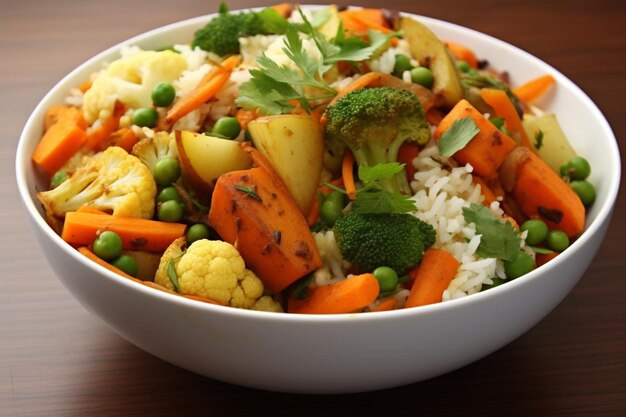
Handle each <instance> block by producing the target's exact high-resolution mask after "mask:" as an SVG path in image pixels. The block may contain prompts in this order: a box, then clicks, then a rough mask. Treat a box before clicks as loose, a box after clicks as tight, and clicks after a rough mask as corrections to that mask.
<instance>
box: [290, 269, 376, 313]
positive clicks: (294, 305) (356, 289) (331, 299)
mask: <svg viewBox="0 0 626 417" xmlns="http://www.w3.org/2000/svg"><path fill="white" fill-rule="evenodd" d="M307 292H308V297H307V298H306V299H304V300H299V299H297V298H295V297H290V298H289V300H288V302H287V311H288V312H289V313H297V314H341V313H353V312H356V311H359V310H361V309H363V308H365V307H367V306H368V305H370V304H371V303H373V302H374V301H375V300H376V297H378V293H379V292H380V288H379V286H378V281H377V280H376V278H375V277H374V275H372V274H362V275H357V276H354V277H350V278H347V279H345V280H343V281H339V282H337V283H335V284H330V285H325V286H323V287H316V288H313V289H309V290H307Z"/></svg>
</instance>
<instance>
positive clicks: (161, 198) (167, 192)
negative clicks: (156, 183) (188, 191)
mask: <svg viewBox="0 0 626 417" xmlns="http://www.w3.org/2000/svg"><path fill="white" fill-rule="evenodd" d="M170 200H174V201H178V202H179V203H180V195H178V191H176V187H173V186H169V187H165V188H164V189H162V190H161V192H160V193H159V195H158V196H157V202H159V203H164V202H166V201H170Z"/></svg>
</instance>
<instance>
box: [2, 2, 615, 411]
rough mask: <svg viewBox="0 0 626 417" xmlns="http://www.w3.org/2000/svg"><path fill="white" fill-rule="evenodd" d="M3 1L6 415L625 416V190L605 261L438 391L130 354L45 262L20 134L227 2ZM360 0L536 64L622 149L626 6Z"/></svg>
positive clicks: (432, 386) (425, 385)
mask: <svg viewBox="0 0 626 417" xmlns="http://www.w3.org/2000/svg"><path fill="white" fill-rule="evenodd" d="M0 4H1V6H2V8H1V12H0V97H1V100H2V104H3V106H2V107H3V109H2V110H1V111H0V143H1V146H0V169H1V170H2V171H1V175H0V207H2V215H1V216H0V221H1V222H2V228H1V229H0V230H2V235H1V236H2V238H1V239H0V282H1V285H0V416H173V415H179V416H182V415H215V416H221V415H233V416H238V415H275V416H282V415H289V416H291V415H315V416H319V415H356V414H357V413H358V414H366V415H376V416H399V415H417V414H422V413H425V414H426V415H461V414H463V415H483V416H484V415H497V416H505V415H519V416H555V415H562V416H608V415H626V256H625V255H626V254H625V251H624V246H625V245H624V239H625V236H626V221H625V219H624V217H625V215H626V207H625V203H626V202H625V197H624V193H623V192H622V193H621V195H620V197H619V198H618V202H617V206H616V208H615V215H614V218H613V222H612V225H611V227H610V230H609V232H608V234H607V236H606V240H605V242H604V244H603V246H602V247H601V249H600V251H599V253H598V255H597V257H596V259H595V260H594V262H593V263H592V265H591V266H590V268H589V270H588V271H587V272H586V273H585V275H584V277H583V278H582V280H581V281H580V283H579V284H578V285H577V286H576V287H575V289H574V290H573V291H572V293H571V294H570V295H569V296H568V297H567V299H566V300H565V301H564V302H563V303H561V304H560V305H559V307H558V308H557V309H555V311H553V312H552V313H551V314H550V315H549V316H548V317H547V318H546V319H545V320H543V321H542V322H541V323H539V324H538V325H537V326H536V327H534V328H533V329H532V330H530V331H529V332H528V333H526V334H525V335H523V336H522V337H520V338H519V339H518V340H516V341H514V342H513V343H511V344H510V345H508V346H506V347H504V348H503V349H501V350H499V351H498V352H496V353H494V354H492V355H490V356H489V357H487V358H484V359H482V360H480V361H478V362H476V363H474V364H472V365H469V366H467V367H465V368H463V369H460V370H458V371H456V372H453V373H450V374H448V375H444V376H441V377H439V378H436V379H433V380H430V381H426V382H422V383H417V384H413V385H410V386H406V387H402V388H397V389H392V390H387V391H381V392H375V393H367V394H355V395H344V396H301V395H285V394H278V393H268V392H262V391H254V390H250V389H244V388H239V387H236V386H231V385H227V384H223V383H221V382H217V381H213V380H210V379H206V378H203V377H200V376H197V375H194V374H192V373H189V372H186V371H183V370H181V369H178V368H176V367H174V366H171V365H169V364H167V363H165V362H163V361H161V360H159V359H156V358H154V357H152V356H150V355H148V354H146V353H144V352H143V351H141V350H139V349H137V348H135V347H134V346H132V345H130V344H129V343H127V342H126V341H125V340H123V339H121V338H120V337H118V336H117V335H115V334H114V333H112V332H111V331H110V330H109V329H108V328H106V327H105V326H104V325H103V323H102V322H100V321H99V320H98V319H96V318H94V317H92V316H91V315H89V313H87V311H85V310H84V309H83V307H81V306H80V305H79V304H78V303H77V302H76V301H75V300H74V299H73V298H72V297H71V296H70V295H69V293H68V292H67V291H65V289H64V288H62V286H61V285H60V283H59V282H58V281H57V279H56V278H55V277H54V275H53V273H52V272H51V271H50V269H49V268H48V265H47V263H46V261H45V260H44V258H43V256H42V253H41V250H40V249H39V247H38V246H37V243H36V242H35V240H34V239H33V237H32V235H31V233H30V230H29V228H28V225H27V223H26V216H25V215H24V213H23V210H22V205H21V202H20V201H19V197H18V194H17V190H16V186H15V179H14V157H15V148H16V144H17V140H18V137H19V133H20V131H21V128H22V126H23V125H24V123H25V122H26V118H27V117H28V115H29V114H30V112H31V111H32V109H33V108H34V107H35V105H36V104H37V103H38V101H39V100H40V99H41V98H42V97H43V95H44V94H45V93H46V92H47V90H48V89H50V88H51V87H52V86H53V85H54V84H55V83H56V82H57V81H58V80H60V79H61V78H62V77H63V76H64V75H65V74H66V73H68V72H69V71H70V70H72V69H73V68H74V67H76V66H77V65H79V64H80V63H82V62H83V61H84V60H86V59H88V58H90V57H91V56H93V55H95V54H96V53H98V52H100V51H101V50H103V49H105V48H108V47H109V46H112V45H114V44H116V43H118V42H120V41H122V40H124V39H126V38H128V37H130V36H133V35H136V34H139V33H141V32H143V31H145V30H148V29H152V28H155V27H158V26H161V25H164V24H167V23H172V22H174V21H177V20H181V19H185V18H189V17H193V16H197V15H202V14H206V13H210V12H214V11H216V10H217V7H218V3H217V2H215V1H200V0H181V1H173V0H169V1H164V0H153V1H150V2H147V1H128V0H127V1H121V0H107V1H70V0H62V1H29V0H22V1H6V0H2V1H1V3H0ZM229 4H230V6H231V8H232V9H236V8H240V7H246V6H258V5H269V4H271V2H258V3H252V2H251V1H249V0H240V1H230V2H229ZM353 4H355V5H363V6H367V5H370V6H380V5H381V4H384V5H385V6H386V7H389V8H394V7H395V8H399V9H403V10H406V11H410V12H414V13H418V14H422V15H425V16H429V17H434V18H438V19H442V20H447V21H450V22H453V23H457V24H460V25H463V26H467V27H470V28H472V29H476V30H478V31H481V32H485V33H487V34H489V35H492V36H495V37H497V38H500V39H502V40H504V41H507V42H509V43H512V44H514V45H516V46H518V47H520V48H522V49H524V50H526V51H528V52H530V53H532V54H534V55H536V56H538V57H539V58H541V59H543V60H545V61H546V62H548V63H549V64H551V65H552V66H554V67H556V68H557V69H558V70H560V71H561V72H563V73H564V74H565V75H566V76H568V77H569V78H571V79H572V80H573V81H574V82H575V83H576V84H578V85H579V86H580V87H581V88H582V89H583V90H584V91H585V92H586V93H587V94H588V95H589V96H590V97H591V98H592V99H593V100H594V101H595V102H596V103H597V105H598V106H599V108H600V109H601V110H602V112H603V113H604V114H605V116H606V118H607V119H608V121H609V123H610V124H611V126H612V128H613V129H614V132H615V134H616V136H617V138H618V141H620V145H621V148H622V153H623V148H624V144H623V140H624V129H625V127H626V121H625V114H624V94H625V93H626V91H625V90H626V89H625V85H626V82H625V76H624V74H625V71H626V59H625V58H626V52H625V51H626V49H625V43H626V41H625V39H626V31H625V26H626V19H625V16H626V15H625V10H626V6H625V5H626V2H622V1H615V0H597V1H591V0H589V1H580V0H574V1H568V0H559V1H540V0H524V1H497V0H473V1H468V0H452V1H411V2H402V1H400V0H388V1H386V2H384V3H382V2H381V3H379V2H373V1H361V2H357V1H355V2H354V3H353ZM593 139H594V138H589V140H593ZM623 188H624V186H622V190H623ZM407 348H410V347H407Z"/></svg>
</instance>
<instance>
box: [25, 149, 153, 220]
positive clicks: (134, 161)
mask: <svg viewBox="0 0 626 417" xmlns="http://www.w3.org/2000/svg"><path fill="white" fill-rule="evenodd" d="M83 161H84V163H83V165H82V166H80V167H79V168H78V169H77V170H76V171H75V172H74V173H73V174H72V175H71V176H70V178H68V179H67V180H66V181H64V182H63V183H62V184H61V185H59V186H58V187H56V188H54V189H53V190H50V191H44V192H42V193H37V198H38V199H39V201H41V203H42V204H43V206H44V208H45V209H46V212H47V214H48V215H49V216H56V217H64V216H65V213H67V212H68V211H74V210H76V209H78V208H79V207H81V206H88V207H92V208H95V209H98V210H102V211H106V212H108V213H112V214H114V215H116V216H128V217H141V218H144V219H149V218H152V216H153V214H154V198H155V196H156V191H157V187H156V183H155V181H154V177H153V176H152V173H151V172H150V169H148V167H147V166H145V165H144V164H143V163H142V162H141V161H140V160H139V159H138V158H137V157H135V156H132V155H129V154H128V153H127V152H126V151H125V150H124V149H122V148H119V147H115V146H114V147H110V148H107V149H106V150H105V151H103V152H99V153H97V154H95V155H93V156H90V157H85V159H84V160H83Z"/></svg>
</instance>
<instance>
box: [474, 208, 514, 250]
mask: <svg viewBox="0 0 626 417" xmlns="http://www.w3.org/2000/svg"><path fill="white" fill-rule="evenodd" d="M463 217H464V218H465V221H466V222H468V223H474V224H475V225H476V233H477V234H479V235H481V238H480V244H479V245H478V249H476V253H478V255H480V256H481V257H483V258H497V259H502V260H505V261H512V260H513V259H514V258H515V256H517V253H518V252H519V250H520V243H521V238H520V236H519V234H518V233H517V231H515V229H514V228H513V226H512V225H511V223H509V222H507V221H504V222H503V221H500V219H498V218H497V217H496V215H495V214H494V213H493V212H492V211H491V210H489V209H488V208H487V207H485V206H483V205H481V204H471V205H470V206H469V207H464V208H463Z"/></svg>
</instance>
